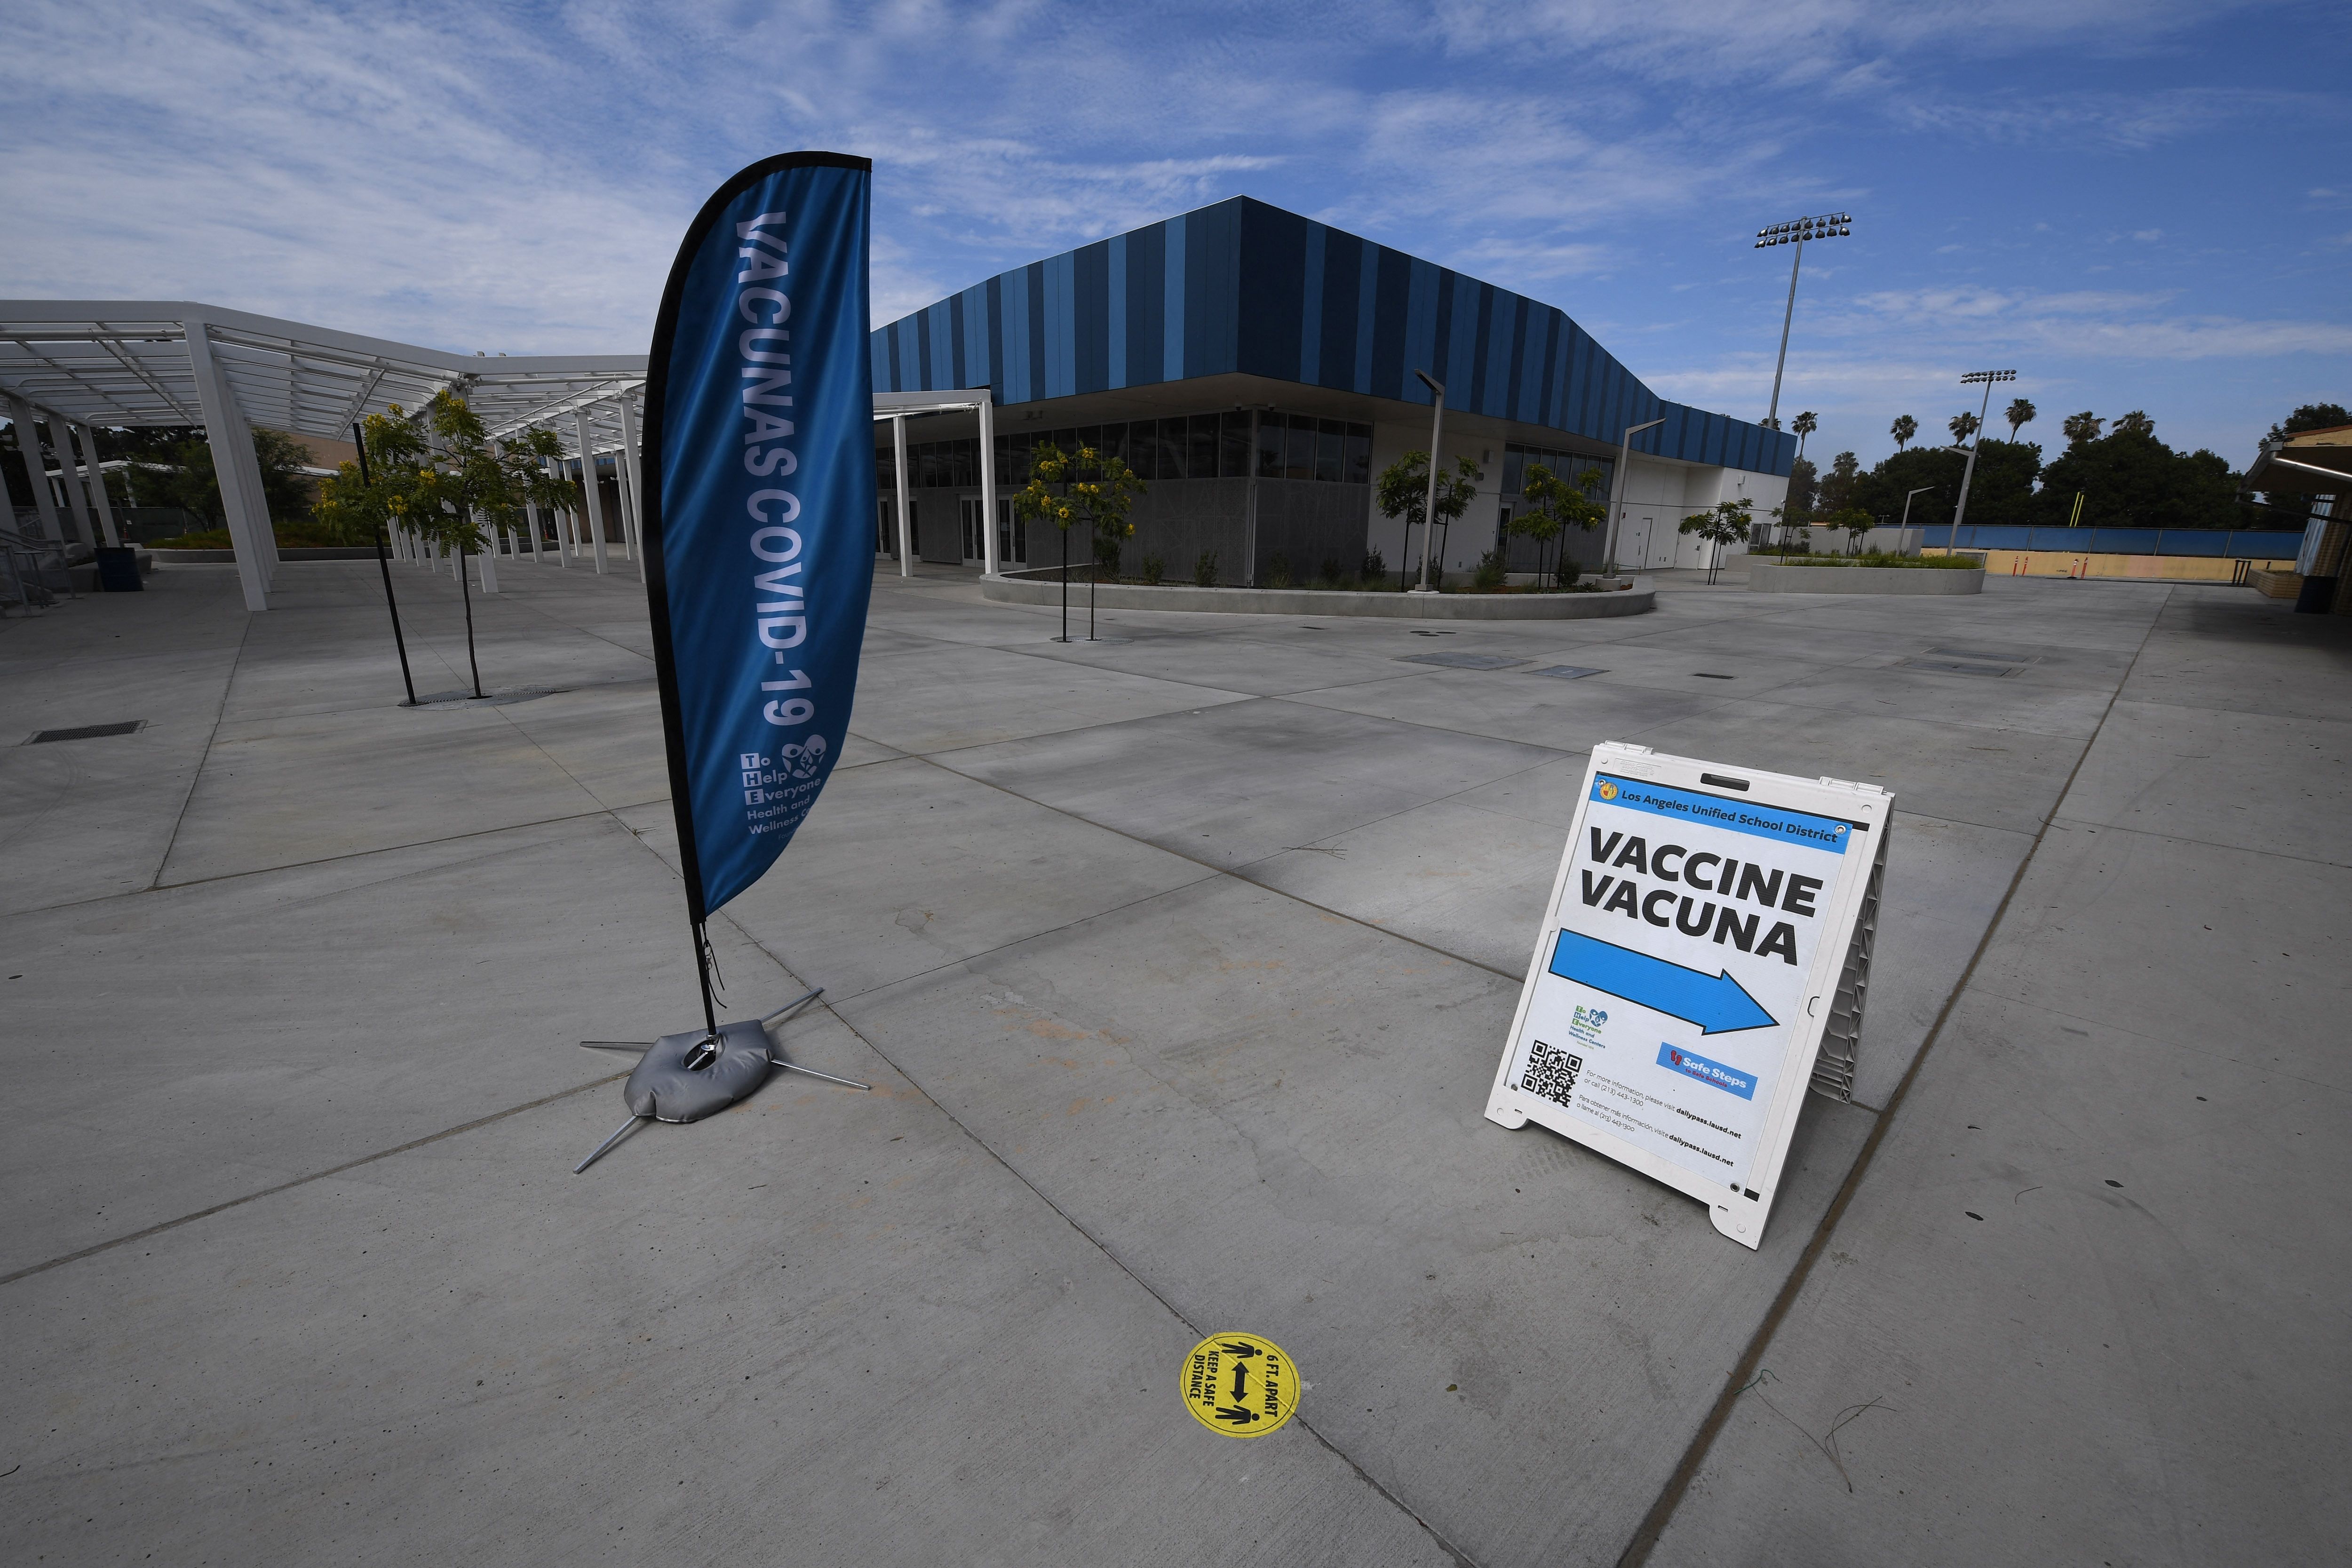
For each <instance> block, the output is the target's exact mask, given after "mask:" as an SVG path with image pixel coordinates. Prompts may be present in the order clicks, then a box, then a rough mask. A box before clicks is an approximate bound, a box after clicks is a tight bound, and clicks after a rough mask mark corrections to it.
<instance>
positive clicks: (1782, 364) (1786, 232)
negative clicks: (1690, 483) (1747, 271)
mask: <svg viewBox="0 0 2352 1568" xmlns="http://www.w3.org/2000/svg"><path fill="white" fill-rule="evenodd" d="M1852 233H1853V216H1852V215H1851V214H1847V213H1825V214H1823V215H1822V216H1819V217H1801V218H1795V219H1792V220H1791V221H1790V222H1788V223H1776V224H1774V225H1773V226H1771V227H1769V228H1759V229H1758V230H1757V231H1756V248H1757V249H1759V250H1769V249H1770V248H1771V247H1773V246H1776V245H1793V246H1795V247H1797V248H1796V249H1795V250H1794V251H1793V252H1791V253H1790V257H1789V304H1788V308H1787V309H1786V310H1782V311H1781V312H1780V359H1779V361H1778V362H1777V363H1774V365H1773V366H1772V406H1771V408H1770V410H1769V412H1768V413H1766V414H1765V416H1764V427H1765V428H1766V429H1768V430H1778V429H1779V428H1780V373H1781V372H1782V371H1784V370H1786V369H1787V368H1788V366H1789V324H1790V322H1791V321H1795V320H1796V319H1797V268H1799V267H1800V266H1801V265H1802V264H1803V262H1804V259H1805V241H1807V240H1809V239H1835V238H1837V237H1840V236H1841V235H1850V234H1852Z"/></svg>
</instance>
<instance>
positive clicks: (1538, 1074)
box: [1519, 1040, 1584, 1105]
mask: <svg viewBox="0 0 2352 1568" xmlns="http://www.w3.org/2000/svg"><path fill="white" fill-rule="evenodd" d="M1583 1069H1584V1058H1582V1057H1579V1056H1571V1055H1570V1054H1569V1053H1568V1052H1566V1051H1557V1050H1554V1049H1552V1047H1549V1046H1548V1045H1545V1044H1544V1043H1543V1042H1542V1041H1541V1040H1533V1041H1530V1042H1529V1043H1528V1065H1527V1068H1526V1070H1525V1071H1523V1072H1521V1073H1520V1074H1519V1088H1520V1089H1523V1090H1525V1091H1526V1092H1527V1093H1528V1094H1540V1095H1542V1096H1543V1097H1544V1098H1545V1099H1546V1100H1557V1101H1558V1102H1559V1103H1560V1104H1562V1105H1566V1104H1567V1103H1568V1099H1569V1095H1570V1092H1571V1091H1572V1090H1574V1089H1575V1088H1576V1075H1577V1074H1578V1073H1579V1072H1581V1071H1582V1070H1583Z"/></svg>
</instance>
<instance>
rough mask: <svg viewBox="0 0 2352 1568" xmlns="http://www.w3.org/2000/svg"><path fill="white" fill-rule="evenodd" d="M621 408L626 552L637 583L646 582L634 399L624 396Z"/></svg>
mask: <svg viewBox="0 0 2352 1568" xmlns="http://www.w3.org/2000/svg"><path fill="white" fill-rule="evenodd" d="M619 401H620V405H621V500H622V504H624V505H625V506H626V507H627V508H628V512H629V535H630V538H629V553H630V555H631V556H632V557H633V558H634V559H635V561H636V563H637V581H638V582H639V583H643V582H644V581H645V580H646V525H645V516H646V487H645V476H644V473H643V471H642V470H641V469H640V468H638V466H637V412H636V398H635V396H634V395H630V394H626V393H624V394H623V395H622V396H621V398H620V400H619Z"/></svg>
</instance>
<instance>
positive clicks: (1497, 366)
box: [872, 196, 1796, 474]
mask: <svg viewBox="0 0 2352 1568" xmlns="http://www.w3.org/2000/svg"><path fill="white" fill-rule="evenodd" d="M872 342H873V349H872V361H873V371H874V384H875V386H876V387H877V389H883V390H890V391H899V392H911V391H949V390H953V389H956V388H960V387H967V386H980V385H988V386H992V387H994V388H995V389H996V391H997V395H998V398H999V400H1000V401H1001V402H1003V403H1007V404H1012V403H1029V402H1035V401H1038V400H1040V399H1044V398H1051V397H1069V396H1073V395H1079V394H1087V393H1097V392H1108V391H1113V390H1117V389H1118V388H1121V387H1129V386H1150V385H1156V384H1164V383H1168V382H1174V381H1183V380H1188V379H1191V378H1194V377H1202V376H1212V375H1220V374H1227V373H1229V372H1234V371H1241V372H1245V373H1247V374H1252V375H1256V376H1262V377H1265V378H1266V379H1269V380H1274V381H1286V382H1294V383H1298V384H1306V385H1310V386H1324V387H1329V388H1332V389H1334V390H1337V391H1342V392H1354V393H1358V394H1361V395H1369V396H1373V397H1381V398H1388V399H1392V400H1396V401H1401V402H1406V403H1417V404H1423V405H1426V404H1427V403H1428V402H1429V400H1430V395H1429V392H1428V389H1427V388H1425V387H1424V386H1423V385H1422V384H1421V381H1420V379H1419V377H1417V376H1416V375H1415V374H1413V373H1414V372H1415V371H1416V370H1427V371H1428V372H1430V374H1433V376H1435V377H1436V378H1437V379H1439V380H1441V381H1443V382H1444V384H1445V387H1446V404H1447V406H1449V407H1452V408H1455V409H1459V410H1463V411H1465V412H1468V413H1473V414H1481V415H1486V416H1492V417H1495V418H1499V419H1508V420H1512V421H1515V422H1517V423H1521V424H1528V425H1535V426H1543V427H1545V428H1549V429H1553V430H1559V431H1562V432H1566V433H1568V434H1570V435H1575V436H1580V437H1586V438H1588V439H1590V440H1594V441H1601V442H1606V443H1608V444H1610V445H1612V446H1613V445H1615V444H1616V443H1617V441H1618V440H1619V439H1620V438H1621V437H1622V435H1623V433H1624V430H1625V428H1626V427H1627V426H1632V425H1638V424H1642V423H1643V422H1645V421H1647V420H1650V419H1654V418H1658V417H1660V416H1664V417H1665V419H1666V423H1665V424H1664V425H1663V426H1659V427H1657V428H1655V429H1654V430H1649V431H1645V432H1643V434H1642V435H1640V436H1638V437H1634V440H1633V445H1634V448H1635V450H1637V451H1642V452H1647V453H1652V454H1654V455H1659V456H1664V457H1672V458H1681V459H1683V460H1685V461H1689V462H1694V463H1708V464H1720V465H1723V466H1726V467H1731V468H1743V469H1748V470H1750V471H1756V472H1762V473H1770V474H1786V473H1787V472H1788V471H1789V464H1790V459H1791V458H1793V457H1794V456H1795V452H1796V441H1795V438H1794V437H1790V436H1787V435H1784V434H1782V433H1780V432H1778V431H1772V430H1766V429H1764V428H1762V427H1760V426H1756V425H1753V424H1751V423H1748V421H1745V420H1739V419H1733V418H1731V417H1729V416H1725V415H1709V414H1706V413H1705V412H1704V411H1702V410H1698V409H1692V408H1686V407H1685V406H1684V405H1680V404H1675V403H1670V402H1667V401H1665V400H1663V399H1661V398H1659V397H1658V396H1657V395H1655V394H1654V393H1652V392H1651V391H1650V389H1649V388H1648V387H1646V386H1644V385H1643V384H1641V382H1640V381H1638V380H1636V379H1635V378H1634V377H1633V374H1631V373H1630V372H1628V371H1627V370H1626V369H1625V367H1624V366H1623V365H1622V363H1619V362H1618V361H1617V359H1616V358H1615V357H1614V356H1613V355H1612V354H1610V353H1608V352H1607V351H1605V350H1603V349H1602V348H1601V346H1600V345H1599V344H1598V343H1596V342H1593V341H1592V338H1591V335H1590V334H1589V333H1587V332H1585V331H1583V329H1581V328H1580V327H1579V326H1578V325H1577V324H1576V322H1575V321H1572V320H1571V319H1570V317H1569V316H1568V315H1567V314H1566V313H1565V312H1563V311H1561V310H1558V309H1556V308H1555V307H1553V306H1550V305H1547V304H1544V303H1543V302H1542V301H1540V300H1532V299H1529V298H1528V297H1527V296H1525V295H1522V294H1517V293H1513V292H1511V291H1510V290H1508V289H1498V288H1496V287H1495V286H1494V285H1492V284H1489V283H1486V282H1482V281H1480V280H1479V279H1475V278H1471V277H1469V276H1467V275H1465V274H1463V273H1458V272H1455V271H1454V270H1452V269H1451V268H1441V267H1438V266H1436V265H1434V264H1433V263H1431V262H1427V261H1423V260H1421V259H1420V258H1416V257H1412V256H1407V255H1405V254H1404V253H1403V252H1402V251H1398V250H1393V249H1391V248H1390V247H1387V246H1383V245H1377V244H1374V243H1373V242H1371V241H1370V240H1367V239H1364V238H1362V237H1360V236H1357V235H1352V234H1349V233H1347V232H1345V231H1344V230H1340V229H1335V228H1331V227H1329V226H1327V225H1324V224H1320V223H1316V222H1313V221H1311V220H1309V219H1307V218H1304V217H1301V216H1298V215H1297V214H1295V213H1288V212H1285V211H1283V210H1282V209H1281V208H1279V207H1273V206H1268V205H1265V203H1263V202H1255V201H1252V200H1250V199H1249V198H1247V197H1243V196H1237V197H1234V199H1232V200H1230V201H1224V202H1219V203H1217V204H1216V205H1213V206H1207V207H1202V208H1201V209H1200V210H1199V211H1197V212H1191V213H1186V214H1184V215H1182V216H1178V217H1172V218H1169V219H1167V220H1165V221H1164V222H1160V223H1156V224H1149V225H1146V226H1144V227H1142V228H1139V229H1134V230H1132V231H1130V232H1129V233H1127V234H1123V235H1117V236H1114V237H1110V238H1108V239H1103V240H1097V241H1095V242H1093V243H1091V244H1088V245H1086V246H1082V247H1079V248H1077V249H1076V250H1072V251H1066V252H1065V253H1063V254H1062V255H1060V256H1055V257H1050V258H1046V259H1045V260H1043V261H1036V262H1032V263H1030V264H1029V265H1028V266H1025V267H1020V268H1014V269H1013V270H1012V271H1009V272H1004V273H1000V274H998V275H997V276H996V277H993V278H991V279H987V280H986V281H985V282H983V283H980V284H976V285H974V286H973V287H971V288H970V289H965V290H963V291H962V292H961V294H956V295H952V296H950V297H949V298H948V299H945V300H940V301H939V302H938V303H936V304H933V305H929V306H926V307H925V308H924V309H922V310H918V311H916V312H915V313H914V314H913V315H911V316H908V317H905V318H903V319H902V320H900V321H895V322H892V323H891V324H889V325H888V326H886V327H881V328H877V329H876V331H875V333H874V337H873V340H872Z"/></svg>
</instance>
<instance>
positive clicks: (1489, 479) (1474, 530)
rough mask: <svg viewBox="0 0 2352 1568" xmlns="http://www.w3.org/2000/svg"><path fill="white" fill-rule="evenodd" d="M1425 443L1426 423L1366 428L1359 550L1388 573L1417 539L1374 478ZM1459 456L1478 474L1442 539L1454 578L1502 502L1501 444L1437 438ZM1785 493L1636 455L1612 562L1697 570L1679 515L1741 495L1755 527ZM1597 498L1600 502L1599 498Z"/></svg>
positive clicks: (1483, 539) (1474, 555)
mask: <svg viewBox="0 0 2352 1568" xmlns="http://www.w3.org/2000/svg"><path fill="white" fill-rule="evenodd" d="M1428 445H1429V424H1428V422H1427V420H1426V419H1423V420H1420V421H1415V422H1410V423H1395V424H1387V423H1383V424H1375V425H1374V426H1372V478H1373V479H1374V481H1375V484H1374V491H1375V493H1374V496H1373V499H1372V501H1371V503H1370V507H1369V508H1368V515H1367V517H1366V519H1365V533H1364V538H1365V544H1364V548H1365V549H1366V550H1367V551H1372V550H1377V551H1379V552H1381V558H1382V559H1383V560H1384V561H1386V562H1387V563H1388V566H1389V570H1391V571H1392V572H1393V571H1395V570H1397V568H1398V567H1399V566H1401V565H1402V564H1405V563H1414V564H1418V563H1419V562H1420V560H1421V541H1420V540H1419V538H1417V537H1416V538H1414V539H1412V541H1410V542H1408V541H1407V540H1406V539H1405V537H1404V532H1405V530H1404V525H1403V523H1402V521H1401V520H1391V519H1389V518H1386V517H1382V516H1381V511H1380V502H1379V496H1378V483H1377V481H1378V480H1379V478H1380V475H1381V471H1382V470H1383V469H1385V468H1388V466H1389V465H1390V464H1391V463H1393V462H1395V461H1396V460H1397V459H1398V458H1401V457H1402V456H1404V454H1405V453H1407V452H1418V451H1423V450H1425V449H1426V448H1427V447H1428ZM1465 457H1466V458H1470V459H1471V460H1472V461H1473V462H1476V463H1478V465H1479V466H1480V467H1481V468H1484V469H1485V470H1486V479H1484V480H1482V481H1480V483H1479V486H1478V495H1477V498H1476V499H1475V500H1473V501H1472V502H1471V503H1470V510H1468V511H1467V512H1466V513H1465V514H1464V516H1463V518H1462V521H1459V522H1456V523H1455V524H1454V527H1453V529H1452V530H1451V531H1450V536H1449V537H1447V538H1445V539H1444V548H1445V554H1444V569H1445V570H1446V571H1447V572H1450V573H1457V574H1467V573H1470V572H1473V571H1475V570H1476V569H1477V565H1478V557H1479V556H1481V555H1483V554H1485V553H1486V552H1487V551H1489V550H1492V549H1493V548H1494V547H1495V533H1496V523H1497V521H1498V519H1499V517H1500V510H1499V509H1500V506H1501V500H1502V498H1501V496H1500V494H1499V489H1500V486H1501V484H1502V482H1503V447H1502V444H1501V443H1500V442H1499V441H1497V440H1496V439H1495V438H1493V437H1485V436H1464V437H1455V436H1454V435H1453V434H1452V433H1451V432H1448V433H1447V434H1446V436H1445V437H1444V453H1443V458H1444V462H1445V463H1446V464H1447V465H1448V466H1449V467H1451V465H1452V464H1453V463H1454V460H1455V459H1456V458H1465ZM1788 493H1789V481H1788V480H1787V479H1780V478H1776V477H1774V476H1772V475H1770V474H1753V473H1748V472H1747V471H1746V470H1744V469H1739V468H1707V467H1701V466H1699V465H1696V464H1692V463H1672V462H1662V461H1658V460H1656V459H1654V458H1643V457H1641V456H1639V455H1638V454H1637V455H1635V457H1634V458H1633V460H1632V461H1631V462H1630V463H1628V464H1627V465H1626V471H1625V517H1624V521H1623V523H1622V526H1621V528H1620V531H1619V534H1618V550H1617V554H1618V559H1619V560H1620V561H1621V562H1622V563H1624V565H1625V567H1626V568H1627V569H1629V570H1633V571H1644V572H1656V571H1663V570H1665V569H1667V568H1671V567H1677V566H1682V567H1704V566H1706V564H1707V550H1708V547H1707V545H1706V542H1705V541H1704V540H1701V539H1699V538H1697V537H1696V536H1694V535H1686V534H1685V533H1683V532H1682V531H1681V529H1682V521H1683V519H1684V518H1685V517H1688V516H1689V515H1690V514H1691V513H1693V512H1696V511H1705V510H1707V509H1708V508H1710V507H1712V506H1714V505H1715V504H1716V503H1717V502H1718V501H1721V500H1736V499H1738V498H1739V497H1741V496H1745V497H1747V498H1748V500H1751V501H1752V502H1754V503H1755V513H1756V518H1757V521H1759V522H1762V521H1769V516H1770V513H1771V510H1772V509H1773V508H1774V507H1777V506H1779V505H1780V504H1781V502H1782V500H1785V499H1786V497H1787V495H1788ZM1600 499H1601V500H1604V501H1605V500H1607V497H1606V496H1605V495H1603V496H1602V497H1601V498H1600ZM1746 549H1747V546H1746V545H1745V544H1738V545H1727V546H1726V547H1725V549H1724V559H1725V560H1729V559H1730V558H1731V557H1732V556H1733V555H1735V554H1739V553H1743V552H1745V551H1746ZM1433 564H1434V563H1433Z"/></svg>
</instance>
